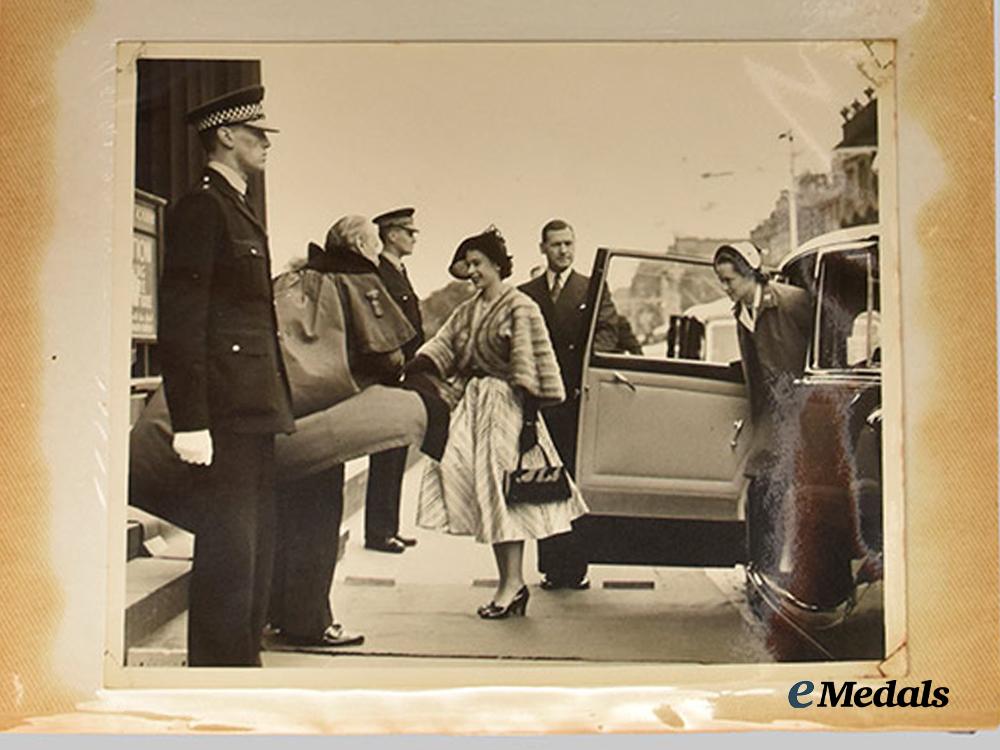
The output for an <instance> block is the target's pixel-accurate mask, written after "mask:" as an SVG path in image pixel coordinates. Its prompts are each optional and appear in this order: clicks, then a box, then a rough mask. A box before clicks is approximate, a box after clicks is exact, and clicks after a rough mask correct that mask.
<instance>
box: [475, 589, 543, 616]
mask: <svg viewBox="0 0 1000 750" xmlns="http://www.w3.org/2000/svg"><path fill="white" fill-rule="evenodd" d="M529 596H530V594H529V593H528V587H527V586H522V587H521V588H520V589H519V590H518V592H517V593H516V594H514V598H513V599H511V600H510V604H508V605H507V606H506V607H501V606H500V605H499V604H497V603H496V602H490V603H489V604H484V605H483V606H482V607H480V608H479V609H477V610H476V613H477V614H478V615H479V616H480V617H482V618H483V619H484V620H505V619H507V618H508V617H524V616H525V615H526V614H528V597H529Z"/></svg>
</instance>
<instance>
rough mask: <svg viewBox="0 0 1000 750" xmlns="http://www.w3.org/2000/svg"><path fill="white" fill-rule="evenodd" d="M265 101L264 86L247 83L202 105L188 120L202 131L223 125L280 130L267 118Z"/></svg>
mask: <svg viewBox="0 0 1000 750" xmlns="http://www.w3.org/2000/svg"><path fill="white" fill-rule="evenodd" d="M263 101H264V87H263V86H247V87H246V88H242V89H239V90H237V91H231V92H229V93H228V94H223V95H222V96H218V97H216V98H214V99H211V100H209V101H207V102H204V103H203V104H199V105H198V106H197V107H195V108H194V109H192V110H191V111H190V112H188V113H187V121H188V124H190V125H193V126H194V128H195V130H197V131H198V132H199V133H200V132H202V131H205V130H210V129H212V128H217V127H220V126H222V125H245V126H246V127H248V128H255V129H257V130H264V131H267V132H269V133H277V132H278V129H277V128H274V127H271V125H270V124H268V122H267V120H266V118H265V117H264V104H263Z"/></svg>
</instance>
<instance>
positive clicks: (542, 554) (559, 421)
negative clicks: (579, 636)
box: [538, 400, 587, 584]
mask: <svg viewBox="0 0 1000 750" xmlns="http://www.w3.org/2000/svg"><path fill="white" fill-rule="evenodd" d="M579 415H580V402H579V400H573V401H570V402H568V403H563V404H558V405H557V406H552V407H549V408H547V409H543V410H542V419H544V420H545V426H546V427H547V428H548V430H549V434H550V435H551V436H552V442H553V443H555V444H556V450H558V451H559V458H560V459H562V462H563V465H564V466H565V467H566V470H567V471H569V473H570V474H571V475H573V476H576V433H577V418H578V417H579ZM574 528H575V523H574ZM538 571H539V572H540V573H542V575H544V576H545V577H546V578H548V579H549V580H550V581H555V582H559V583H565V584H573V583H577V582H579V581H581V580H583V579H584V578H585V577H586V576H587V551H586V550H585V549H584V548H583V545H582V544H581V541H580V535H579V534H577V533H576V532H575V531H569V532H566V533H565V534H556V535H555V536H550V537H547V538H546V539H539V540H538Z"/></svg>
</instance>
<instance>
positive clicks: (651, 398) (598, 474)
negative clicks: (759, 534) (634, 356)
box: [578, 363, 749, 520]
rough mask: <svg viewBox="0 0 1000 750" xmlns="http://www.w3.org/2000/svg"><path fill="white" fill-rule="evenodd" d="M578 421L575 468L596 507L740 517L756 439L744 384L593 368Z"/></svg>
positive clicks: (638, 512) (677, 515) (622, 511)
mask: <svg viewBox="0 0 1000 750" xmlns="http://www.w3.org/2000/svg"><path fill="white" fill-rule="evenodd" d="M623 364H627V363H623ZM623 379H625V380H627V381H628V384H626V383H623V382H622V380H623ZM581 420H582V421H581V425H580V426H581V430H580V435H581V440H580V443H581V444H580V450H579V454H578V455H579V459H578V473H579V480H580V484H581V487H582V488H583V490H584V494H585V496H586V498H587V501H588V503H589V505H590V507H591V512H593V513H600V514H605V515H629V516H642V517H654V518H689V519H706V520H708V519H711V520H735V519H737V518H740V517H741V516H740V509H739V499H740V494H741V490H742V487H743V484H744V479H743V471H742V467H743V464H744V463H745V461H746V454H747V448H748V446H749V435H748V434H747V431H746V430H741V429H740V428H739V425H745V424H746V420H747V404H746V398H745V395H744V389H743V386H742V385H741V384H738V383H731V382H719V381H715V380H710V379H703V378H697V377H690V376H678V375H671V374H663V373H650V372H639V371H629V370H625V369H624V368H621V367H620V368H618V369H616V370H604V369H598V368H590V369H589V370H588V372H587V376H586V382H585V387H584V392H583V402H582V416H581ZM734 437H735V443H734Z"/></svg>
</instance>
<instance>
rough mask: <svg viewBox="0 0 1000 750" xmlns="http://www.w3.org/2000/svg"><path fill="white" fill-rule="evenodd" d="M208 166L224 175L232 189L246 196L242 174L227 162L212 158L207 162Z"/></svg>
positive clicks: (245, 186) (245, 183) (245, 184)
mask: <svg viewBox="0 0 1000 750" xmlns="http://www.w3.org/2000/svg"><path fill="white" fill-rule="evenodd" d="M208 168H209V169H214V170H215V171H216V172H218V173H219V174H221V175H222V176H223V177H225V178H226V182H228V183H229V184H230V185H232V187H233V190H235V191H236V192H237V193H239V194H240V196H241V197H242V198H246V197H247V181H246V180H244V179H243V175H241V174H240V173H239V172H237V171H236V170H235V169H233V168H232V167H230V166H229V165H228V164H223V163H222V162H221V161H215V160H214V159H213V160H212V161H210V162H209V163H208Z"/></svg>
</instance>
